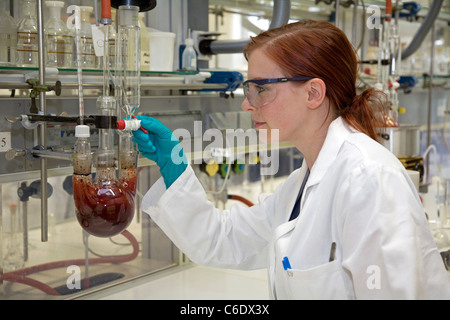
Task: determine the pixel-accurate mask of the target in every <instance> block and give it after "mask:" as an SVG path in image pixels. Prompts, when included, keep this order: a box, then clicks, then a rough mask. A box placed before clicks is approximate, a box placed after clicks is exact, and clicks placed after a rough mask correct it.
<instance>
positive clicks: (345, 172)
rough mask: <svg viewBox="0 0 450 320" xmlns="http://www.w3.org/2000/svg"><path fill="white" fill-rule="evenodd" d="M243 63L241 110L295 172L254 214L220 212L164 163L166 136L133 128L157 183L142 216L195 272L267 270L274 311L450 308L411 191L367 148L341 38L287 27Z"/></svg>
mask: <svg viewBox="0 0 450 320" xmlns="http://www.w3.org/2000/svg"><path fill="white" fill-rule="evenodd" d="M245 55H246V58H247V59H248V79H249V80H248V81H247V82H245V83H244V92H245V95H246V99H245V101H244V102H243V104H242V108H243V110H245V111H248V112H250V113H251V115H252V118H253V121H254V124H255V128H256V129H266V130H268V132H269V136H270V133H271V132H274V131H273V130H278V134H279V138H280V141H289V142H291V143H292V144H293V145H294V146H295V147H296V148H297V149H298V150H299V151H300V152H302V154H303V155H304V161H303V164H302V166H301V168H300V169H298V170H296V171H294V172H293V173H292V174H290V176H289V177H288V178H287V180H286V181H285V182H284V183H283V184H282V185H281V186H280V187H279V188H277V190H276V191H275V192H274V193H273V194H271V195H261V196H260V198H259V202H258V203H257V204H255V205H254V206H253V207H250V208H248V207H244V206H241V205H239V204H237V205H234V206H233V207H232V208H231V209H229V210H219V209H217V208H215V207H214V206H213V204H212V203H211V202H209V201H208V200H207V196H206V194H205V191H204V190H203V188H202V185H201V184H200V182H199V181H198V180H197V178H196V176H195V174H194V172H193V170H192V168H191V166H190V165H188V164H186V161H184V162H181V163H180V161H175V162H174V161H173V159H172V158H171V154H178V152H179V151H180V152H181V154H182V150H180V149H181V148H180V147H179V144H178V141H177V140H176V138H175V139H174V138H172V137H173V135H172V133H171V132H170V130H169V129H167V128H166V127H165V126H164V125H163V124H161V123H160V122H159V121H157V120H156V119H153V118H149V117H140V119H141V120H142V122H141V125H142V126H143V127H144V128H146V129H147V130H148V131H149V133H148V134H145V133H143V132H142V131H136V132H135V133H134V135H135V140H136V142H137V143H138V147H139V149H140V151H141V152H142V154H143V155H144V156H146V157H148V158H150V159H152V160H154V161H156V162H157V164H158V165H159V167H160V168H161V175H162V179H160V180H158V181H157V182H156V183H155V184H154V185H153V186H152V188H151V189H150V190H149V191H148V192H147V194H146V195H145V197H144V199H143V201H142V208H143V210H144V211H145V212H147V213H148V214H150V216H151V217H152V219H153V220H154V221H155V222H156V223H157V224H158V225H159V226H160V227H161V228H162V230H163V231H164V232H165V233H166V234H167V235H168V236H169V237H170V239H171V240H172V241H173V242H174V243H175V245H177V246H178V247H179V248H180V249H181V250H182V251H183V252H184V253H186V254H187V255H188V257H189V258H190V259H191V260H193V261H194V262H196V263H198V264H202V265H208V266H213V267H223V268H236V269H248V270H250V269H259V268H267V269H268V276H269V277H268V278H269V290H270V295H271V297H272V298H275V299H355V298H357V299H434V298H442V299H447V298H450V294H449V290H450V283H449V275H448V273H447V272H446V270H445V268H444V264H443V261H442V259H441V257H440V255H439V252H438V250H437V248H436V245H435V243H434V241H433V238H432V236H431V233H430V231H429V228H428V225H427V221H426V217H425V213H424V210H423V207H422V204H421V202H420V199H419V196H418V194H417V192H416V190H415V188H414V185H413V184H412V182H411V180H410V179H409V177H408V175H407V173H406V171H405V169H404V167H403V166H402V164H401V163H400V162H399V161H398V160H397V158H396V157H395V156H394V155H392V154H391V153H390V152H389V151H388V150H387V149H386V148H384V147H383V146H382V145H380V144H379V143H378V142H377V141H376V139H377V129H376V128H377V126H379V125H380V123H377V122H376V121H375V119H377V115H378V113H377V112H374V110H376V106H377V105H378V104H379V102H380V101H379V100H378V95H377V92H376V91H375V90H373V89H367V90H366V91H364V92H363V93H362V94H359V95H358V94H356V87H355V83H356V77H357V58H356V55H355V52H354V50H353V48H352V46H351V44H350V43H349V41H348V40H347V37H346V36H345V34H344V33H343V32H342V31H340V30H339V29H338V28H336V27H334V26H333V25H331V24H329V23H322V22H314V21H303V22H297V23H292V24H289V25H286V26H283V27H281V28H278V29H274V30H270V31H267V32H264V33H262V34H260V35H259V36H257V37H255V38H252V40H251V42H250V44H249V45H248V46H247V48H246V50H245ZM382 120H383V121H384V119H382ZM269 139H270V138H269ZM173 151H175V152H174V153H172V152H173Z"/></svg>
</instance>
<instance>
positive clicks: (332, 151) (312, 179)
mask: <svg viewBox="0 0 450 320" xmlns="http://www.w3.org/2000/svg"><path fill="white" fill-rule="evenodd" d="M352 132H356V130H355V129H353V128H351V127H350V126H349V125H348V124H347V123H346V122H345V121H344V119H342V117H339V118H337V119H335V120H334V121H333V122H331V124H330V126H329V127H328V133H327V136H326V138H325V141H324V143H323V146H322V149H321V150H320V152H319V155H318V156H317V159H316V161H315V163H314V165H313V167H312V169H311V172H310V175H309V178H308V182H307V184H306V187H305V190H306V188H308V186H312V185H315V184H317V183H319V182H320V181H321V180H322V178H323V176H324V174H325V172H326V171H327V170H328V168H329V167H330V166H331V164H332V163H333V162H334V161H335V159H336V157H337V154H338V152H339V149H340V148H341V146H342V144H343V143H344V141H345V139H346V138H347V137H348V135H349V134H351V133H352ZM302 167H306V163H304V165H303V166H302ZM302 169H303V168H302ZM304 171H305V172H306V168H304Z"/></svg>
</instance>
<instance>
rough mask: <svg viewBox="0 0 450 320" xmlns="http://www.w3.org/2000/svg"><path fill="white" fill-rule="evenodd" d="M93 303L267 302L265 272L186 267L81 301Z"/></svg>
mask: <svg viewBox="0 0 450 320" xmlns="http://www.w3.org/2000/svg"><path fill="white" fill-rule="evenodd" d="M81 299H97V300H267V299H269V291H268V284H267V270H265V269H264V270H254V271H240V270H229V269H215V268H209V267H202V266H197V265H195V264H187V265H184V266H181V267H175V268H173V269H169V270H165V271H161V272H158V273H156V274H153V275H149V276H146V277H142V278H140V279H136V280H132V281H129V282H127V283H125V284H122V285H118V286H115V287H111V288H107V289H103V290H101V291H99V292H96V293H92V294H89V295H87V296H84V297H81Z"/></svg>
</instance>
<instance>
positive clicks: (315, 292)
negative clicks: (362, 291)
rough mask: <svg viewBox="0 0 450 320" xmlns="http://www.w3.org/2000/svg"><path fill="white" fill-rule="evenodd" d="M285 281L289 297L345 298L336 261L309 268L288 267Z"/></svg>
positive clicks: (345, 294)
mask: <svg viewBox="0 0 450 320" xmlns="http://www.w3.org/2000/svg"><path fill="white" fill-rule="evenodd" d="M286 281H287V287H288V291H289V293H290V299H305V300H314V299H317V300H321V299H323V300H331V299H336V300H340V299H347V298H348V297H347V293H346V289H345V284H344V279H343V277H342V272H341V268H340V264H339V262H338V261H336V260H335V261H332V262H330V263H326V264H323V265H320V266H317V267H314V268H311V269H306V270H299V269H289V270H287V271H286Z"/></svg>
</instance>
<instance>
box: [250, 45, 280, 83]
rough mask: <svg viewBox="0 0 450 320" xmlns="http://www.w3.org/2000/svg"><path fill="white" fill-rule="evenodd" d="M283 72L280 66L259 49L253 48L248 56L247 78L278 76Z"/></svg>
mask: <svg viewBox="0 0 450 320" xmlns="http://www.w3.org/2000/svg"><path fill="white" fill-rule="evenodd" d="M282 76H283V74H282V72H281V70H280V67H279V66H278V65H277V64H276V63H275V62H274V61H273V60H272V59H270V58H269V56H268V55H267V54H266V53H265V52H264V51H263V50H261V49H256V50H254V51H253V52H252V53H251V54H250V56H249V58H248V78H249V79H266V78H278V77H282Z"/></svg>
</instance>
